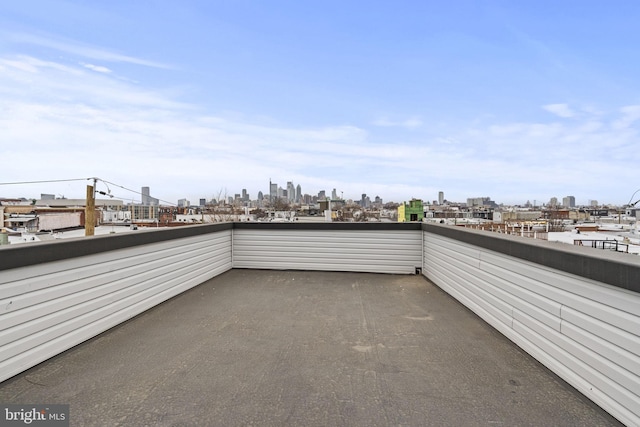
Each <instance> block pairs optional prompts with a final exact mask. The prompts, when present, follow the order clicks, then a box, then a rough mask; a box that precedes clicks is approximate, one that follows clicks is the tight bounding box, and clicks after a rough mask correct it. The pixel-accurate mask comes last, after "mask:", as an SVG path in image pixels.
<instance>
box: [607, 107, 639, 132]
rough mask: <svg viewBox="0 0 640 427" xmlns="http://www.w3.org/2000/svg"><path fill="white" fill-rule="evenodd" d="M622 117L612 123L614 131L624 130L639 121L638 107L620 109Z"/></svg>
mask: <svg viewBox="0 0 640 427" xmlns="http://www.w3.org/2000/svg"><path fill="white" fill-rule="evenodd" d="M620 112H621V113H622V117H621V118H620V119H618V120H616V121H615V122H614V123H613V128H614V129H626V128H629V127H631V126H632V125H633V124H634V123H635V122H637V121H638V120H640V105H627V106H625V107H622V108H620Z"/></svg>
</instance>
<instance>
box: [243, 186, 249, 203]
mask: <svg viewBox="0 0 640 427" xmlns="http://www.w3.org/2000/svg"><path fill="white" fill-rule="evenodd" d="M242 201H243V202H248V201H249V193H247V189H246V188H243V189H242Z"/></svg>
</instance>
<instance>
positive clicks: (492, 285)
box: [423, 225, 640, 425]
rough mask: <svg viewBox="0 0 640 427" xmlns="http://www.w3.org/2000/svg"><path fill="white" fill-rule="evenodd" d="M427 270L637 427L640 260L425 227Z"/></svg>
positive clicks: (587, 393) (639, 412)
mask: <svg viewBox="0 0 640 427" xmlns="http://www.w3.org/2000/svg"><path fill="white" fill-rule="evenodd" d="M423 229H424V234H425V236H424V269H423V272H424V275H425V276H426V277H427V278H429V279H430V280H431V281H433V282H434V283H435V284H436V285H438V286H439V287H441V288H442V289H444V290H445V291H446V292H448V293H449V294H450V295H452V296H453V297H455V298H456V299H457V300H459V301H460V302H461V303H462V304H464V305H465V306H467V307H468V308H470V309H471V310H472V311H474V312H475V313H476V314H478V315H479V316H480V317H482V318H483V319H484V320H485V321H486V322H488V323H489V324H491V325H492V326H493V327H495V328H496V329H497V330H498V331H500V332H501V333H502V334H504V335H505V336H507V337H508V338H509V339H511V340H512V341H513V342H515V343H516V344H517V345H518V346H520V347H521V348H522V349H524V350H525V351H527V352H528V353H529V354H531V355H532V356H533V357H535V358H536V359H537V360H538V361H540V362H541V363H542V364H544V365H545V366H547V367H548V368H549V369H551V370H552V371H554V372H555V373H556V374H557V375H558V376H560V377H561V378H563V379H564V380H565V381H567V382H568V383H569V384H571V385H573V386H574V387H575V388H576V389H578V390H579V391H580V392H582V393H583V394H584V395H585V396H587V397H588V398H590V399H591V400H593V401H594V402H596V403H597V404H598V405H600V406H601V407H602V408H603V409H605V410H607V411H608V412H609V413H611V414H612V415H614V416H615V417H617V418H618V419H619V420H621V421H622V422H624V423H625V424H627V425H640V293H638V292H639V290H640V263H639V262H638V261H640V260H639V259H638V257H636V256H634V255H628V254H619V253H609V252H604V251H598V250H595V249H591V248H580V247H567V246H563V245H562V244H556V243H549V242H537V241H532V240H531V239H523V238H518V237H513V236H502V235H497V234H495V233H486V232H482V231H475V230H466V229H456V228H453V227H446V226H439V225H425V226H424V227H423Z"/></svg>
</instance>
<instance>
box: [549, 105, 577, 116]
mask: <svg viewBox="0 0 640 427" xmlns="http://www.w3.org/2000/svg"><path fill="white" fill-rule="evenodd" d="M542 108H544V109H545V110H547V111H548V112H550V113H552V114H555V115H556V116H559V117H562V118H571V117H575V115H576V113H575V112H574V111H573V110H572V109H571V108H569V106H568V105H567V104H548V105H543V106H542Z"/></svg>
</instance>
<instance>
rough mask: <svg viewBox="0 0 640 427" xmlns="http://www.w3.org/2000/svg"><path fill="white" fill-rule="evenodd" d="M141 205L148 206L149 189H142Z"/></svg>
mask: <svg viewBox="0 0 640 427" xmlns="http://www.w3.org/2000/svg"><path fill="white" fill-rule="evenodd" d="M141 193H142V204H143V205H149V204H150V203H149V199H150V198H151V196H150V194H151V193H150V190H149V187H142V191H141Z"/></svg>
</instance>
